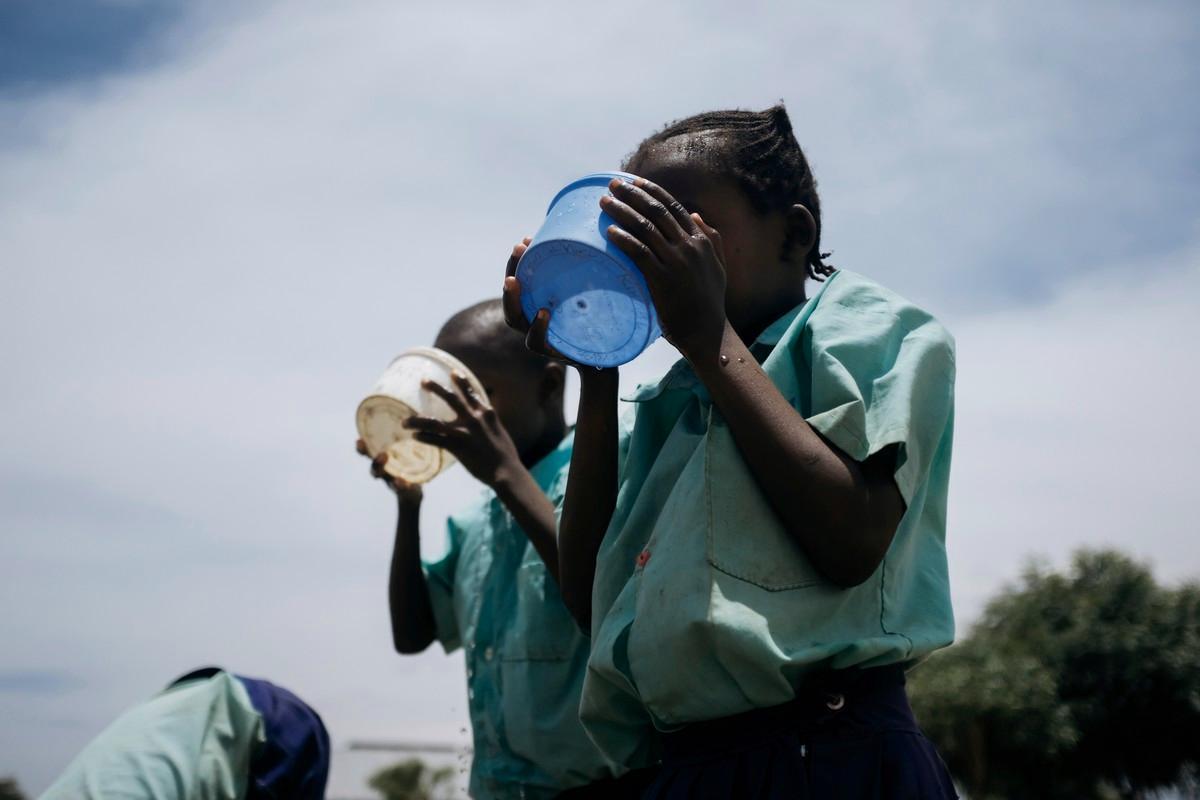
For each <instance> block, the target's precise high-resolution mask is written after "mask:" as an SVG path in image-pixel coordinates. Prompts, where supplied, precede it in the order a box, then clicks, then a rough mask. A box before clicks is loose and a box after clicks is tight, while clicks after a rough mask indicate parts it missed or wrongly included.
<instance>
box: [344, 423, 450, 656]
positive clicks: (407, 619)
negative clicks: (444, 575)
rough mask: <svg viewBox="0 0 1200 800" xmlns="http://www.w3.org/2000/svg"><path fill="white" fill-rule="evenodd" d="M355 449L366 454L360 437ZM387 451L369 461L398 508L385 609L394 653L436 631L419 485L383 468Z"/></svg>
mask: <svg viewBox="0 0 1200 800" xmlns="http://www.w3.org/2000/svg"><path fill="white" fill-rule="evenodd" d="M358 451H359V452H360V453H362V454H363V455H367V449H366V446H365V445H364V444H363V442H362V440H359V442H358ZM386 461H387V454H386V453H385V454H381V455H380V456H379V457H378V458H376V459H375V460H373V461H372V462H371V474H372V475H373V476H375V477H376V478H378V479H380V480H382V481H383V482H384V483H386V484H387V485H388V486H389V487H391V489H392V491H394V492H395V493H396V500H397V504H398V506H399V512H398V515H397V519H396V543H395V544H394V545H393V547H392V566H391V571H390V572H389V574H388V610H389V611H390V612H391V617H392V644H393V646H395V648H396V652H397V653H405V654H408V653H420V652H421V651H422V650H424V649H425V648H426V647H428V646H429V644H430V643H431V642H432V641H433V640H434V638H435V637H436V635H437V624H436V623H435V622H434V616H433V605H432V603H431V602H430V600H429V586H428V584H426V582H425V570H424V569H423V568H422V566H421V528H420V519H421V487H420V486H419V485H415V484H408V483H405V482H404V481H401V480H400V479H398V478H393V477H392V476H391V475H388V474H387V473H386V472H384V471H383V465H384V463H385V462H386Z"/></svg>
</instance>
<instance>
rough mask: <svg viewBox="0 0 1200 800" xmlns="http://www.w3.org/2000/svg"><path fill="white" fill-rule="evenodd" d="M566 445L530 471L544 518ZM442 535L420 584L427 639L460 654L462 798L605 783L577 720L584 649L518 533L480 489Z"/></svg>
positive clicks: (565, 463) (562, 471)
mask: <svg viewBox="0 0 1200 800" xmlns="http://www.w3.org/2000/svg"><path fill="white" fill-rule="evenodd" d="M573 441H574V434H570V435H568V436H567V438H566V439H564V440H563V442H562V444H560V445H559V446H558V448H557V449H556V450H555V451H554V452H552V453H550V454H549V455H548V456H546V457H545V458H544V459H542V460H541V461H540V462H538V464H537V465H536V466H534V468H533V469H532V470H531V472H532V474H533V477H534V479H535V480H536V481H537V484H538V486H540V487H541V488H542V490H543V491H545V493H546V495H547V496H548V497H549V498H550V500H551V501H552V502H553V503H554V505H555V507H556V508H560V507H561V505H562V499H563V493H564V491H565V490H566V479H567V469H568V467H569V466H570V461H571V445H572V443H573ZM449 536H450V544H449V550H448V552H447V554H446V556H445V557H444V558H443V559H442V560H441V561H439V562H437V563H436V564H430V565H427V566H426V576H427V579H428V585H429V595H430V599H431V600H432V601H433V610H434V617H435V619H436V621H437V636H438V639H439V641H441V643H442V645H443V646H444V647H445V648H446V651H447V652H450V651H452V650H454V649H456V648H458V647H459V646H461V647H462V648H463V649H464V651H465V655H466V664H467V701H468V706H469V708H470V715H471V727H472V730H473V733H474V740H475V759H474V762H473V764H472V766H471V784H470V790H471V795H472V796H473V797H475V798H522V797H528V798H543V797H544V798H549V797H554V796H555V795H557V794H558V793H559V792H561V791H562V790H564V789H567V788H570V787H573V786H579V785H582V784H585V783H589V782H591V781H593V780H596V779H599V778H604V777H610V776H611V775H612V773H611V772H610V770H609V769H608V768H607V767H606V766H605V762H604V759H603V757H602V756H601V755H600V753H599V752H598V751H597V750H596V748H595V747H594V746H593V745H592V743H591V741H590V740H589V739H588V737H587V734H586V733H585V732H584V730H583V726H582V725H581V724H580V722H579V695H580V691H581V689H582V686H583V675H584V670H585V667H586V665H587V657H588V640H587V638H586V637H585V636H583V635H582V634H581V633H580V631H579V628H578V626H576V624H575V621H574V620H573V619H572V617H571V615H570V612H568V611H567V608H566V606H564V605H563V603H562V599H561V597H560V596H559V593H558V585H557V584H556V583H555V582H554V579H553V578H552V577H550V575H549V573H547V571H546V566H545V564H544V563H542V559H541V557H540V556H539V555H538V554H537V551H536V550H534V549H533V545H531V544H530V543H529V539H528V538H527V537H526V536H525V533H524V532H523V531H522V530H521V529H520V527H519V526H518V525H517V523H516V521H515V520H514V519H513V518H512V515H511V514H509V513H508V510H507V509H506V508H505V507H504V506H503V504H501V502H500V501H499V500H498V499H497V498H496V495H495V493H493V492H491V491H487V492H485V493H484V495H483V497H482V499H481V501H480V502H479V503H478V504H477V505H476V506H474V507H472V508H471V509H470V510H468V511H466V512H464V513H462V514H458V515H455V516H453V517H451V518H450V520H449Z"/></svg>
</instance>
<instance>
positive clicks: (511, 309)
mask: <svg viewBox="0 0 1200 800" xmlns="http://www.w3.org/2000/svg"><path fill="white" fill-rule="evenodd" d="M530 241H532V240H531V239H530V238H529V237H528V236H526V237H525V238H524V239H522V240H521V243H520V244H518V245H516V246H515V247H513V249H512V255H510V256H509V257H508V264H507V266H505V268H504V321H505V322H507V323H508V327H510V328H512V329H513V330H515V331H517V332H518V333H523V334H525V346H526V347H528V348H529V349H530V350H532V351H533V352H535V353H537V354H538V355H542V356H545V357H546V358H549V359H550V360H552V361H557V362H559V363H561V364H566V365H567V366H570V367H575V368H576V369H581V368H582V367H583V366H584V365H582V364H579V363H578V362H575V361H572V360H571V359H569V358H567V357H566V356H564V355H563V354H562V353H560V352H558V351H557V350H555V349H554V348H553V347H551V346H550V344H549V343H548V342H547V341H546V331H547V330H549V328H550V310H549V309H547V308H542V309H538V312H537V316H535V317H534V318H533V323H532V324H531V323H530V322H529V320H527V319H525V311H524V310H523V309H522V308H521V282H520V281H519V280H517V264H518V263H520V261H521V256H523V255H525V251H526V250H528V249H529V242H530ZM589 369H592V368H589Z"/></svg>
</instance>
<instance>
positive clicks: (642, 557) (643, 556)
mask: <svg viewBox="0 0 1200 800" xmlns="http://www.w3.org/2000/svg"><path fill="white" fill-rule="evenodd" d="M649 560H650V551H649V550H643V551H642V552H640V553H638V554H637V558H636V559H634V563H635V564H636V565H637V566H639V567H644V566H646V562H647V561H649Z"/></svg>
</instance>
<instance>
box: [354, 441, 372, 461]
mask: <svg viewBox="0 0 1200 800" xmlns="http://www.w3.org/2000/svg"><path fill="white" fill-rule="evenodd" d="M354 449H355V450H356V451H357V452H358V454H359V455H360V456H366V457H367V458H370V457H371V454H370V453H368V452H367V443H366V442H364V441H363V440H362V439H359V440H358V441H357V442H355V443H354Z"/></svg>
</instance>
